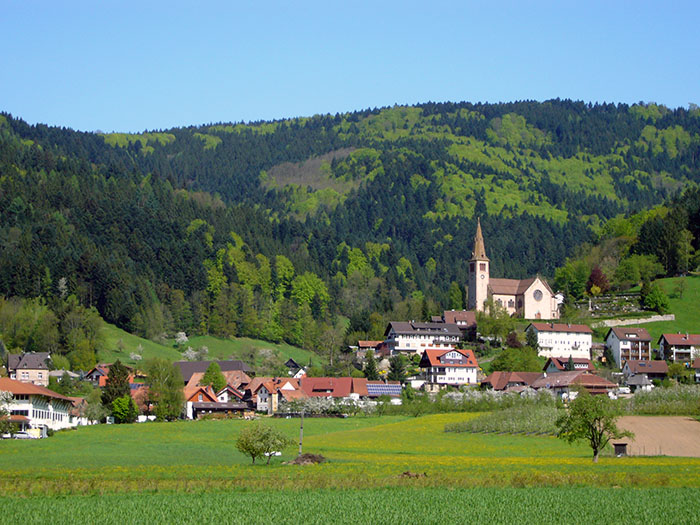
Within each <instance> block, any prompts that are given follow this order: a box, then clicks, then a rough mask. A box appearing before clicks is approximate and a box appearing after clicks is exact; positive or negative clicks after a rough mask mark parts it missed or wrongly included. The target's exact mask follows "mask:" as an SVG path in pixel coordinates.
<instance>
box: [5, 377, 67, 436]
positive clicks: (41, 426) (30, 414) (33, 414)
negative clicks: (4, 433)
mask: <svg viewBox="0 0 700 525" xmlns="http://www.w3.org/2000/svg"><path fill="white" fill-rule="evenodd" d="M0 392H9V393H10V394H12V399H11V400H10V402H9V406H8V407H7V410H8V411H9V413H10V421H12V422H13V423H17V424H19V426H20V427H21V428H22V429H37V431H38V432H41V433H43V432H44V431H45V429H51V430H60V429H62V428H69V427H73V426H76V425H77V421H73V420H72V418H71V411H72V409H73V401H72V400H71V399H70V398H69V397H66V396H62V395H60V394H57V393H55V392H52V391H51V390H49V389H48V388H45V387H43V386H39V385H34V384H32V383H23V382H21V381H15V380H14V379H10V378H8V377H0ZM37 437H38V436H37Z"/></svg>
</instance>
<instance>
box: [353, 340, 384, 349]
mask: <svg viewBox="0 0 700 525" xmlns="http://www.w3.org/2000/svg"><path fill="white" fill-rule="evenodd" d="M383 342H384V341H358V342H357V346H358V347H359V348H377V347H378V346H379V345H380V344H382V343H383Z"/></svg>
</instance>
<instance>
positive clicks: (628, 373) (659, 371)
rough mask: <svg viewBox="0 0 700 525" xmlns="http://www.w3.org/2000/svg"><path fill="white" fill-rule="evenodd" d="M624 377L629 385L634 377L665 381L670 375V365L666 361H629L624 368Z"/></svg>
mask: <svg viewBox="0 0 700 525" xmlns="http://www.w3.org/2000/svg"><path fill="white" fill-rule="evenodd" d="M622 375H623V377H624V378H625V381H626V382H628V383H629V380H630V379H631V378H632V377H633V376H638V375H645V376H646V377H647V378H648V379H649V380H650V381H653V380H654V379H658V380H659V381H663V380H664V379H666V376H667V375H668V364H667V363H666V361H646V360H642V361H640V360H636V359H629V360H627V361H625V364H624V365H623V366H622Z"/></svg>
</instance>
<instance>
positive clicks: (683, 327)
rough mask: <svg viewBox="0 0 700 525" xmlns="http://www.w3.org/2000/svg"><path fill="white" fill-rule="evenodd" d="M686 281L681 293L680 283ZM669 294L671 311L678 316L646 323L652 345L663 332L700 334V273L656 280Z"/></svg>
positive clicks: (654, 344) (645, 326)
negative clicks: (674, 318)
mask: <svg viewBox="0 0 700 525" xmlns="http://www.w3.org/2000/svg"><path fill="white" fill-rule="evenodd" d="M681 280H682V281H684V282H685V290H684V291H683V293H682V295H679V292H678V289H677V287H678V284H679V282H680V281H681ZM655 282H656V283H657V284H659V285H660V286H661V288H663V290H664V291H665V292H666V295H668V302H669V310H668V311H669V313H672V314H674V315H675V316H676V320H675V321H658V322H654V323H644V324H643V325H640V326H643V327H644V328H646V329H647V330H648V331H649V334H650V335H651V343H652V346H654V347H656V346H657V345H656V343H657V342H658V340H659V337H661V334H663V333H673V334H675V333H676V332H688V333H691V334H700V275H688V276H687V277H670V278H667V279H658V280H657V281H655Z"/></svg>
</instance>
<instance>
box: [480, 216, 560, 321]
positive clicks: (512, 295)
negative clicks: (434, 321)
mask: <svg viewBox="0 0 700 525" xmlns="http://www.w3.org/2000/svg"><path fill="white" fill-rule="evenodd" d="M489 265H490V260H489V258H488V257H487V256H486V248H485V246H484V237H483V235H482V233H481V222H480V221H478V222H477V225H476V235H475V236H474V251H473V252H472V257H471V259H469V284H468V289H469V293H468V298H467V302H468V309H469V310H478V311H483V310H484V303H485V302H486V301H487V300H488V299H493V301H494V303H496V304H499V305H501V306H503V307H504V308H505V309H506V311H507V312H508V313H509V314H510V315H512V316H518V317H524V318H525V319H558V318H559V306H558V303H557V299H556V297H555V294H554V292H553V291H552V289H551V288H550V287H549V284H547V281H545V280H544V279H543V278H542V277H540V276H535V277H530V278H529V279H498V278H495V277H491V275H490V273H489Z"/></svg>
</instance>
